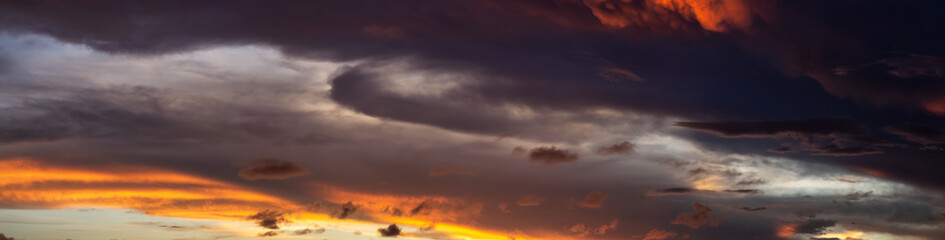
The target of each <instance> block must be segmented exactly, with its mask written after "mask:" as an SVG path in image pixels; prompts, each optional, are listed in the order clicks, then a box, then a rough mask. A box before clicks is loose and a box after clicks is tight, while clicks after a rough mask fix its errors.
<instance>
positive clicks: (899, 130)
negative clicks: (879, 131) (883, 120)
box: [886, 124, 945, 149]
mask: <svg viewBox="0 0 945 240" xmlns="http://www.w3.org/2000/svg"><path fill="white" fill-rule="evenodd" d="M886 131H887V132H889V133H892V134H895V135H899V136H900V137H902V138H903V139H905V140H908V141H910V142H914V143H918V144H922V145H925V147H926V148H929V149H941V147H940V146H936V145H941V144H945V130H943V129H941V128H936V127H932V126H926V125H918V124H899V125H893V126H889V127H886Z"/></svg>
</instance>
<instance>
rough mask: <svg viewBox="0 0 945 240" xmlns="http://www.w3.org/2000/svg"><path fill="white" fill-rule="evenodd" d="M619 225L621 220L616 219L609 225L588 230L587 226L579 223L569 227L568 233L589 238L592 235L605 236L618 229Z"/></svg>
mask: <svg viewBox="0 0 945 240" xmlns="http://www.w3.org/2000/svg"><path fill="white" fill-rule="evenodd" d="M619 223H620V220H619V219H614V220H613V221H611V222H610V223H609V224H604V225H601V226H600V227H597V228H588V227H587V225H585V224H583V223H578V224H574V225H573V226H571V227H569V228H568V231H570V232H572V233H577V234H579V235H581V236H587V235H590V234H597V235H604V234H607V232H609V231H611V230H614V229H617V224H619Z"/></svg>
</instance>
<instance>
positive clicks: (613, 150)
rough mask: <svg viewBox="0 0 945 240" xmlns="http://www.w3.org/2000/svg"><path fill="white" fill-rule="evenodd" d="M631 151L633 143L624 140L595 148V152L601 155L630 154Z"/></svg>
mask: <svg viewBox="0 0 945 240" xmlns="http://www.w3.org/2000/svg"><path fill="white" fill-rule="evenodd" d="M632 152H633V143H630V142H629V141H624V142H621V143H617V144H614V145H611V146H606V147H601V148H598V149H597V153H599V154H603V155H614V154H630V153H632Z"/></svg>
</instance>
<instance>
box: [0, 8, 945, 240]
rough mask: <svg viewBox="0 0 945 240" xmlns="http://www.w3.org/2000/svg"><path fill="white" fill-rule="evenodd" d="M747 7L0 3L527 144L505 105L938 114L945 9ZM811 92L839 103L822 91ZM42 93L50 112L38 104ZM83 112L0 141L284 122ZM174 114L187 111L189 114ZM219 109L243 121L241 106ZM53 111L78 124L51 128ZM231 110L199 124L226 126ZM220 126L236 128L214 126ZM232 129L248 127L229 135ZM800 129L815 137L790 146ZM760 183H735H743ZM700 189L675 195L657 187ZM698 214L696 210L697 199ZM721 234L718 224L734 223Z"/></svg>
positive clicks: (9, 124) (109, 45)
mask: <svg viewBox="0 0 945 240" xmlns="http://www.w3.org/2000/svg"><path fill="white" fill-rule="evenodd" d="M663 2H676V1H663ZM686 2H699V1H686ZM746 2H751V3H748V4H749V5H747V6H746V8H745V9H747V10H748V11H747V13H748V14H747V16H748V18H747V21H748V22H749V23H751V24H747V25H746V24H745V21H746V19H743V18H741V17H742V16H746V15H744V14H743V13H737V14H729V12H727V11H719V10H720V9H708V10H709V11H708V12H709V13H719V15H724V16H722V17H720V19H721V20H719V21H706V20H704V19H705V18H702V19H700V18H699V17H698V16H693V15H691V14H688V13H686V12H684V11H680V9H676V8H681V9H686V8H691V9H695V10H699V9H696V8H693V7H691V6H689V7H687V6H688V5H685V4H682V5H680V6H678V7H675V8H674V7H671V6H659V5H655V3H656V1H448V0H446V1H410V2H390V1H357V2H347V1H328V2H295V3H289V2H279V3H272V2H252V1H240V2H209V1H208V2H186V3H182V2H174V1H146V2H134V3H132V2H127V1H115V2H105V1H102V2H83V3H69V2H46V1H19V2H13V1H5V2H3V3H0V28H4V29H6V30H11V31H28V32H35V33H39V34H47V35H51V36H54V37H56V38H57V39H60V40H62V41H67V42H71V43H78V44H84V45H86V46H89V47H91V48H93V49H96V50H99V51H105V52H108V53H117V54H164V53H177V52H183V51H188V50H193V49H198V48H206V47H213V46H221V45H243V44H263V45H265V46H271V47H273V48H276V49H279V50H281V51H282V52H283V53H285V54H287V55H289V56H292V57H304V58H315V59H329V60H363V61H366V63H364V64H361V65H358V66H356V67H353V68H350V69H347V71H344V72H341V73H340V74H338V75H336V77H335V78H334V79H333V81H332V82H331V84H332V86H331V89H332V92H331V98H332V99H333V100H335V101H337V102H338V103H340V104H342V105H344V106H346V107H348V108H350V109H353V110H355V111H358V112H361V113H365V114H368V115H371V116H375V117H378V118H381V119H393V120H399V121H408V122H414V123H421V124H426V125H431V126H436V127H441V128H446V129H451V130H458V131H464V132H474V133H486V134H499V133H507V132H510V131H518V130H522V129H528V128H536V129H542V130H543V131H532V132H527V131H526V132H527V133H525V134H523V135H522V136H523V137H526V138H527V137H534V135H535V134H557V135H562V134H560V133H558V132H557V131H544V130H545V129H547V128H546V127H548V126H551V125H552V124H551V123H553V121H554V119H546V118H539V119H529V120H518V119H513V118H510V117H509V116H510V115H509V114H508V113H507V112H503V111H502V110H501V109H502V107H504V106H508V105H512V106H526V107H529V108H532V110H534V111H537V112H541V111H543V110H549V111H551V110H580V109H586V108H597V107H610V108H614V109H616V110H620V111H631V112H643V113H656V114H659V115H660V116H664V115H663V114H665V115H668V116H670V117H678V116H682V117H684V118H685V119H701V117H704V116H705V115H713V116H714V115H723V116H726V117H734V118H737V119H796V118H803V117H810V116H826V115H831V114H842V115H850V116H857V117H858V120H861V121H873V120H872V119H859V118H860V117H863V118H870V117H875V115H872V114H869V113H864V114H848V113H851V112H856V113H861V112H872V111H873V110H874V109H873V108H871V107H863V108H859V107H858V106H856V105H855V104H850V103H849V102H848V100H847V98H852V99H855V100H857V101H863V100H865V101H868V102H871V103H874V104H875V105H880V106H881V107H884V108H886V107H890V106H891V107H892V108H894V109H893V110H890V112H891V114H887V115H884V116H883V117H881V118H879V120H875V121H893V122H894V123H898V122H912V121H903V120H904V119H893V120H888V119H887V118H909V117H915V118H928V116H914V115H909V114H905V113H908V112H907V111H906V112H903V111H899V110H898V109H899V107H902V106H905V107H906V108H907V109H921V110H923V111H928V112H932V113H938V109H939V108H940V105H939V102H940V100H939V99H940V97H941V96H942V93H943V92H945V91H943V88H942V82H941V81H940V80H941V79H940V78H941V74H939V70H938V69H941V67H940V66H941V65H940V64H939V63H937V61H939V60H937V59H938V58H937V57H936V56H939V55H942V54H943V51H942V50H943V47H942V45H941V44H940V43H941V42H945V41H943V40H945V39H943V36H942V34H940V33H939V32H940V31H938V30H939V29H942V25H943V22H945V21H941V20H942V15H941V14H940V13H939V11H938V10H939V9H942V3H940V2H937V1H925V2H919V1H912V2H905V1H895V0H878V1H868V2H864V1H856V0H837V1H816V0H797V1H780V2H779V4H778V5H777V6H778V7H777V8H772V9H770V11H773V12H774V13H771V12H761V11H760V10H759V9H760V8H759V7H758V6H760V5H765V4H766V3H775V2H777V1H726V3H723V4H717V5H714V6H733V5H729V4H738V3H746ZM735 9H738V8H735ZM850 9H857V11H850ZM702 10H705V9H702ZM690 11H692V10H690ZM769 13H771V14H769ZM653 36H657V37H656V38H653ZM576 52H577V53H579V54H575V53H576ZM405 56H411V57H412V58H405ZM400 61H404V62H409V63H410V64H411V65H410V67H409V68H408V69H407V70H403V72H407V73H417V72H421V73H427V74H429V75H438V74H443V73H458V74H455V75H449V76H446V77H443V78H442V79H434V80H435V81H438V82H446V83H453V82H457V83H456V84H457V85H459V86H458V87H455V88H449V89H446V90H443V92H438V93H436V94H432V95H428V94H412V93H402V92H396V91H395V90H391V88H388V87H387V85H385V84H386V83H390V82H393V81H396V80H397V79H395V78H394V77H395V76H394V75H390V74H386V72H385V71H386V70H388V69H387V68H388V67H390V66H396V64H397V63H399V62H400ZM602 68H603V69H615V68H616V69H623V70H625V71H627V72H629V73H628V74H622V75H624V76H631V77H628V78H630V80H632V81H623V82H613V81H609V80H612V79H611V78H607V77H601V75H602V71H601V69H602ZM613 72H614V71H613V70H608V71H605V73H603V74H605V75H606V74H612V73H613ZM784 73H786V74H784ZM457 75H459V76H457ZM783 75H788V76H787V77H785V76H783ZM632 76H638V77H632ZM425 77H426V76H425ZM602 78H603V79H602ZM810 78H813V79H810ZM464 79H466V80H468V79H471V80H468V81H465V80H464ZM759 79H761V80H759ZM640 80H642V81H640ZM815 80H816V81H817V82H814V81H815ZM434 83H436V82H434ZM817 84H819V85H817ZM418 86H423V87H415V88H421V89H427V88H425V87H426V86H428V84H420V85H418ZM824 89H826V90H827V91H828V92H829V93H830V94H833V96H837V97H840V98H835V97H832V96H828V95H824V94H823V91H824ZM746 99H751V100H750V101H747V100H746ZM66 101H72V99H66ZM49 102H50V103H51V105H56V104H58V103H56V102H55V101H49ZM116 102H119V103H120V102H123V101H116ZM130 102H131V103H135V102H136V101H130ZM43 103H44V105H47V104H45V103H46V101H45V100H43ZM95 105H96V106H104V107H83V106H84V105H78V106H73V105H69V104H66V105H65V106H64V107H55V108H52V109H54V110H55V111H53V110H48V109H47V108H42V107H35V108H34V107H32V106H28V105H24V106H27V107H26V108H29V109H39V110H42V111H45V112H55V113H54V114H48V115H44V114H46V113H45V112H40V113H31V112H25V111H19V110H17V111H16V112H9V111H5V112H4V113H10V114H2V115H3V116H2V117H0V121H2V122H0V131H2V132H3V133H0V135H2V136H0V143H19V142H43V141H54V140H60V139H68V138H105V137H116V136H170V137H166V138H160V139H167V138H172V139H186V140H188V141H189V140H191V139H198V140H202V139H209V138H213V137H212V136H227V137H232V138H247V136H249V137H248V138H252V137H254V136H273V135H277V136H281V134H283V133H284V132H285V131H286V128H285V127H284V126H281V125H278V124H273V125H268V124H264V123H265V122H267V119H262V120H259V121H252V122H250V123H246V124H245V125H249V127H240V126H244V124H236V125H238V126H233V127H232V128H209V129H211V130H207V129H208V128H202V127H197V128H194V127H192V126H193V125H192V124H181V123H180V121H178V120H179V119H178V118H176V117H167V116H168V115H166V114H165V113H166V112H161V111H150V110H148V109H149V108H148V106H146V105H145V106H133V107H129V106H123V105H120V106H117V107H112V106H113V105H116V104H115V103H111V102H109V103H107V104H99V103H95ZM211 106H212V105H211ZM197 109H202V110H204V109H215V108H214V107H201V108H197ZM188 110H190V111H185V114H186V113H189V112H195V111H194V109H188ZM255 110H258V109H255ZM76 112H77V113H76ZM261 112H262V113H266V114H258V115H261V116H265V117H264V118H270V117H273V116H276V115H279V114H268V113H270V112H266V111H261ZM33 114H35V115H39V116H35V117H34V115H33ZM232 115H235V116H247V114H244V112H238V111H237V112H236V113H235V114H232ZM102 116H107V117H102ZM60 118H62V119H66V120H64V121H63V122H65V123H81V124H77V125H72V124H65V123H59V122H55V121H56V120H57V119H60ZM123 118H124V119H135V120H128V121H125V120H121V119H123ZM86 119H91V120H86ZM240 119H243V118H240ZM240 119H228V120H227V121H223V120H220V119H213V120H211V121H205V122H206V123H211V124H207V125H215V124H218V123H221V124H224V125H227V124H228V123H231V121H238V120H240ZM138 120H141V122H138ZM571 120H576V121H579V122H582V123H588V122H592V123H606V122H604V121H602V122H593V121H590V120H589V119H585V118H576V119H571ZM905 120H909V119H905ZM920 120H922V119H920ZM46 121H53V122H52V123H47V122H46ZM186 122H188V123H192V122H190V121H186ZM201 122H203V121H201ZM272 122H278V123H282V122H283V121H275V120H273V121H272ZM549 122H551V123H549ZM915 122H931V121H915ZM875 124H881V126H885V125H888V123H875ZM201 126H206V125H201ZM846 127H849V126H846ZM169 129H171V130H173V131H171V130H169ZM220 129H223V130H220ZM227 129H238V130H239V131H224V130H227ZM288 129H290V130H289V131H291V128H288ZM789 129H790V131H787V132H784V131H776V133H774V134H769V133H765V132H762V133H761V134H762V135H765V134H767V135H766V137H785V136H781V134H787V135H788V136H787V137H788V138H791V139H794V140H795V141H798V143H796V144H792V145H789V146H782V147H780V148H777V149H776V150H774V151H776V152H782V153H786V152H791V151H811V152H814V153H816V154H822V155H864V156H861V157H863V158H862V159H860V158H859V157H858V159H856V160H857V161H859V162H857V163H850V165H853V166H859V167H868V168H869V169H879V171H875V172H877V173H878V174H877V175H882V176H888V177H900V178H906V179H916V178H918V179H920V180H922V181H925V182H926V183H929V182H931V183H934V184H939V186H941V184H942V182H941V177H940V170H939V169H942V168H941V164H939V163H940V162H941V161H938V160H940V159H941V157H940V156H938V155H933V154H934V153H924V154H926V155H923V156H919V157H917V158H916V159H917V160H912V159H913V158H911V157H913V156H912V155H909V154H911V153H909V154H905V155H901V156H890V157H889V158H884V159H879V158H868V156H866V155H865V154H867V153H878V152H880V151H881V150H882V149H880V148H881V147H882V146H883V144H882V142H881V141H878V140H873V139H871V138H868V137H865V136H864V135H863V132H860V130H858V131H857V132H852V133H851V132H846V131H845V130H844V129H845V128H844V126H841V128H839V129H834V130H828V133H823V132H818V130H817V129H814V130H810V129H804V128H793V129H791V128H789ZM49 130H55V131H49ZM192 130H198V131H192ZM141 131H144V132H141ZM232 132H238V133H246V134H236V135H230V134H232ZM536 132H541V133H536ZM788 132H794V133H803V134H793V133H788ZM804 132H806V133H804ZM716 134H718V135H723V134H721V133H716ZM756 134H757V133H756ZM805 134H806V136H815V137H814V138H813V139H811V138H803V136H805ZM555 137H556V138H555V139H561V138H565V137H562V136H555ZM567 138H570V136H567ZM7 139H10V140H7ZM766 148H770V147H766ZM762 149H764V148H762ZM928 152H932V151H928ZM522 153H524V151H522ZM887 153H888V152H887ZM888 154H891V153H888ZM565 156H567V154H565ZM871 156H875V155H871ZM530 159H531V158H530ZM575 159H576V155H575ZM572 161H573V160H572ZM851 161H852V160H851ZM841 163H844V164H845V163H847V162H841ZM892 165H896V166H892ZM422 169H427V168H422ZM229 174H230V175H232V172H230V173H229ZM771 181H775V180H774V179H772V180H771ZM757 183H759V182H758V181H755V180H746V184H748V185H750V184H757ZM761 183H763V181H762V182H761ZM697 191H698V190H695V189H676V190H667V191H665V192H664V194H665V193H693V192H697ZM655 192H659V191H655ZM346 205H351V208H350V211H349V208H344V207H343V208H342V214H341V215H340V218H345V217H347V216H348V214H349V213H353V212H354V211H355V209H357V208H356V206H354V205H353V204H351V203H348V204H346ZM703 207H704V206H703ZM706 209H708V207H706ZM696 210H697V211H696V213H695V214H698V213H699V208H697V209H696ZM940 212H941V211H938V212H936V213H940ZM695 214H692V215H695ZM686 219H689V220H692V219H693V216H689V217H688V218H686ZM683 222H690V224H691V222H692V221H683ZM684 224H686V225H689V224H687V223H684ZM648 229H649V228H648ZM702 230H705V229H702ZM702 230H700V231H702ZM743 230H744V229H741V230H740V231H743ZM643 231H644V232H645V231H646V229H644V230H643ZM731 232H732V233H721V234H723V235H724V234H735V233H734V232H736V231H731ZM641 233H642V232H641ZM713 233H715V232H713ZM715 234H719V233H715ZM733 239H740V238H737V237H736V238H733Z"/></svg>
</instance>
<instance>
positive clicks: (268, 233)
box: [257, 231, 279, 237]
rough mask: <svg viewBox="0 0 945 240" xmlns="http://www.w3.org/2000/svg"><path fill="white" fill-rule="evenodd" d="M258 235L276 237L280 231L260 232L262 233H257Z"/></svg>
mask: <svg viewBox="0 0 945 240" xmlns="http://www.w3.org/2000/svg"><path fill="white" fill-rule="evenodd" d="M257 236H259V237H275V236H279V233H277V232H276V231H268V232H264V233H260V234H259V235H257Z"/></svg>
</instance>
